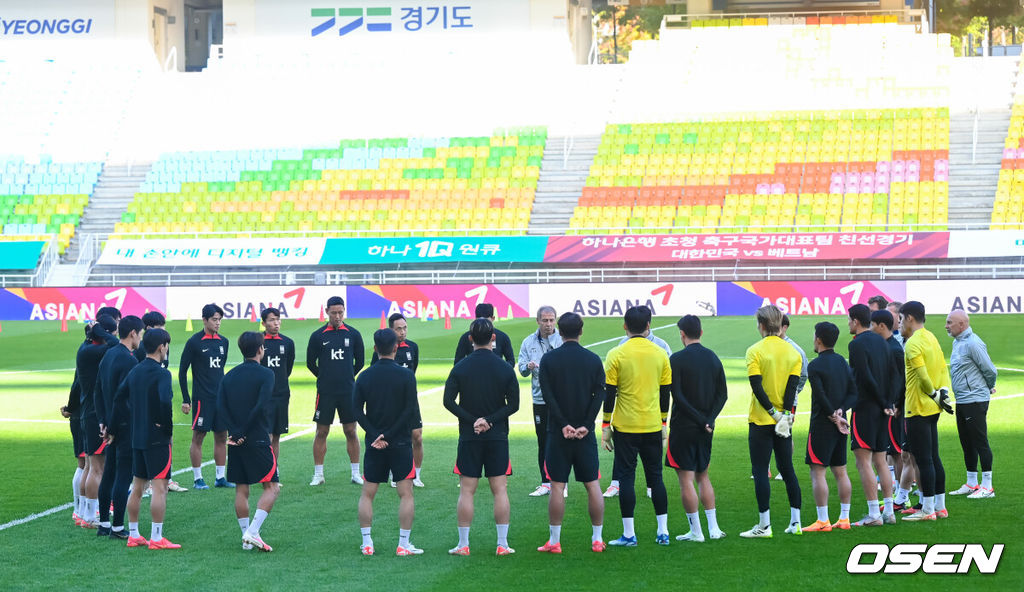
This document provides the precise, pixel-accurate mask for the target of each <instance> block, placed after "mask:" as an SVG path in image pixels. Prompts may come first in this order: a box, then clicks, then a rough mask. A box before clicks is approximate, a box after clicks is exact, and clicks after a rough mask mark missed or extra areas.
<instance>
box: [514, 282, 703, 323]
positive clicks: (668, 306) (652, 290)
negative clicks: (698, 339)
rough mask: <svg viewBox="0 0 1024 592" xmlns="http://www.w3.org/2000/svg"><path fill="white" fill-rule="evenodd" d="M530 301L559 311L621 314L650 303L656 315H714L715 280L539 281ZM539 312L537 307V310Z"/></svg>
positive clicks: (600, 314)
mask: <svg viewBox="0 0 1024 592" xmlns="http://www.w3.org/2000/svg"><path fill="white" fill-rule="evenodd" d="M530 305H531V306H532V307H533V308H534V309H536V308H538V307H541V306H544V305H547V306H553V307H555V310H556V311H557V312H558V314H562V313H565V312H575V313H577V314H579V315H581V316H585V317H621V316H622V315H623V314H624V313H625V312H626V309H628V308H630V307H632V306H639V305H646V306H647V307H649V308H650V309H651V311H652V312H653V313H654V314H655V315H668V316H682V315H685V314H695V315H702V316H707V315H714V314H715V313H716V305H715V284H714V282H693V283H661V284H658V283H635V284H626V283H622V284H535V285H531V286H530ZM535 312H536V311H535Z"/></svg>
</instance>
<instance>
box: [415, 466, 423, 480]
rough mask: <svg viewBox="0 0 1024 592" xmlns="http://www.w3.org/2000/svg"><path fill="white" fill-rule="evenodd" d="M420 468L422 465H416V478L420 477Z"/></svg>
mask: <svg viewBox="0 0 1024 592" xmlns="http://www.w3.org/2000/svg"><path fill="white" fill-rule="evenodd" d="M422 470H423V467H416V478H417V479H419V478H420V471H422Z"/></svg>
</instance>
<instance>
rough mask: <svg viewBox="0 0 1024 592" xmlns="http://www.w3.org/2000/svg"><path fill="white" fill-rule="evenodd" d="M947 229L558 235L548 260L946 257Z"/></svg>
mask: <svg viewBox="0 0 1024 592" xmlns="http://www.w3.org/2000/svg"><path fill="white" fill-rule="evenodd" d="M948 247H949V233H948V232H849V233H843V232H830V233H812V232H808V233H781V232H780V233H768V234H676V235H626V236H553V237H551V238H550V239H549V240H548V250H547V253H546V254H545V256H544V261H545V263H598V262H608V263H618V262H623V261H630V262H638V263H639V262H648V263H668V262H672V261H735V260H756V261H815V260H829V259H931V258H939V259H941V258H945V257H946V252H947V249H948Z"/></svg>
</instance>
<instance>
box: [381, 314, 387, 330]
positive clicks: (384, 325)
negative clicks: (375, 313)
mask: <svg viewBox="0 0 1024 592" xmlns="http://www.w3.org/2000/svg"><path fill="white" fill-rule="evenodd" d="M387 314H388V313H387V311H384V310H382V311H380V328H381V329H387V327H388V319H387Z"/></svg>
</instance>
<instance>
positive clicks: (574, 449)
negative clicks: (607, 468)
mask: <svg viewBox="0 0 1024 592" xmlns="http://www.w3.org/2000/svg"><path fill="white" fill-rule="evenodd" d="M570 470H572V473H573V474H574V475H576V480H577V481H579V482H580V483H590V482H591V481H597V480H598V479H600V478H601V462H600V461H599V460H598V458H597V437H596V436H594V432H590V433H588V434H587V435H586V437H584V438H583V439H581V440H576V439H575V438H574V439H572V440H566V439H565V438H563V437H562V434H554V433H551V432H548V440H547V446H545V448H544V475H545V476H546V477H547V478H548V479H550V480H551V481H557V482H558V483H567V482H568V481H569V471H570Z"/></svg>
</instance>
